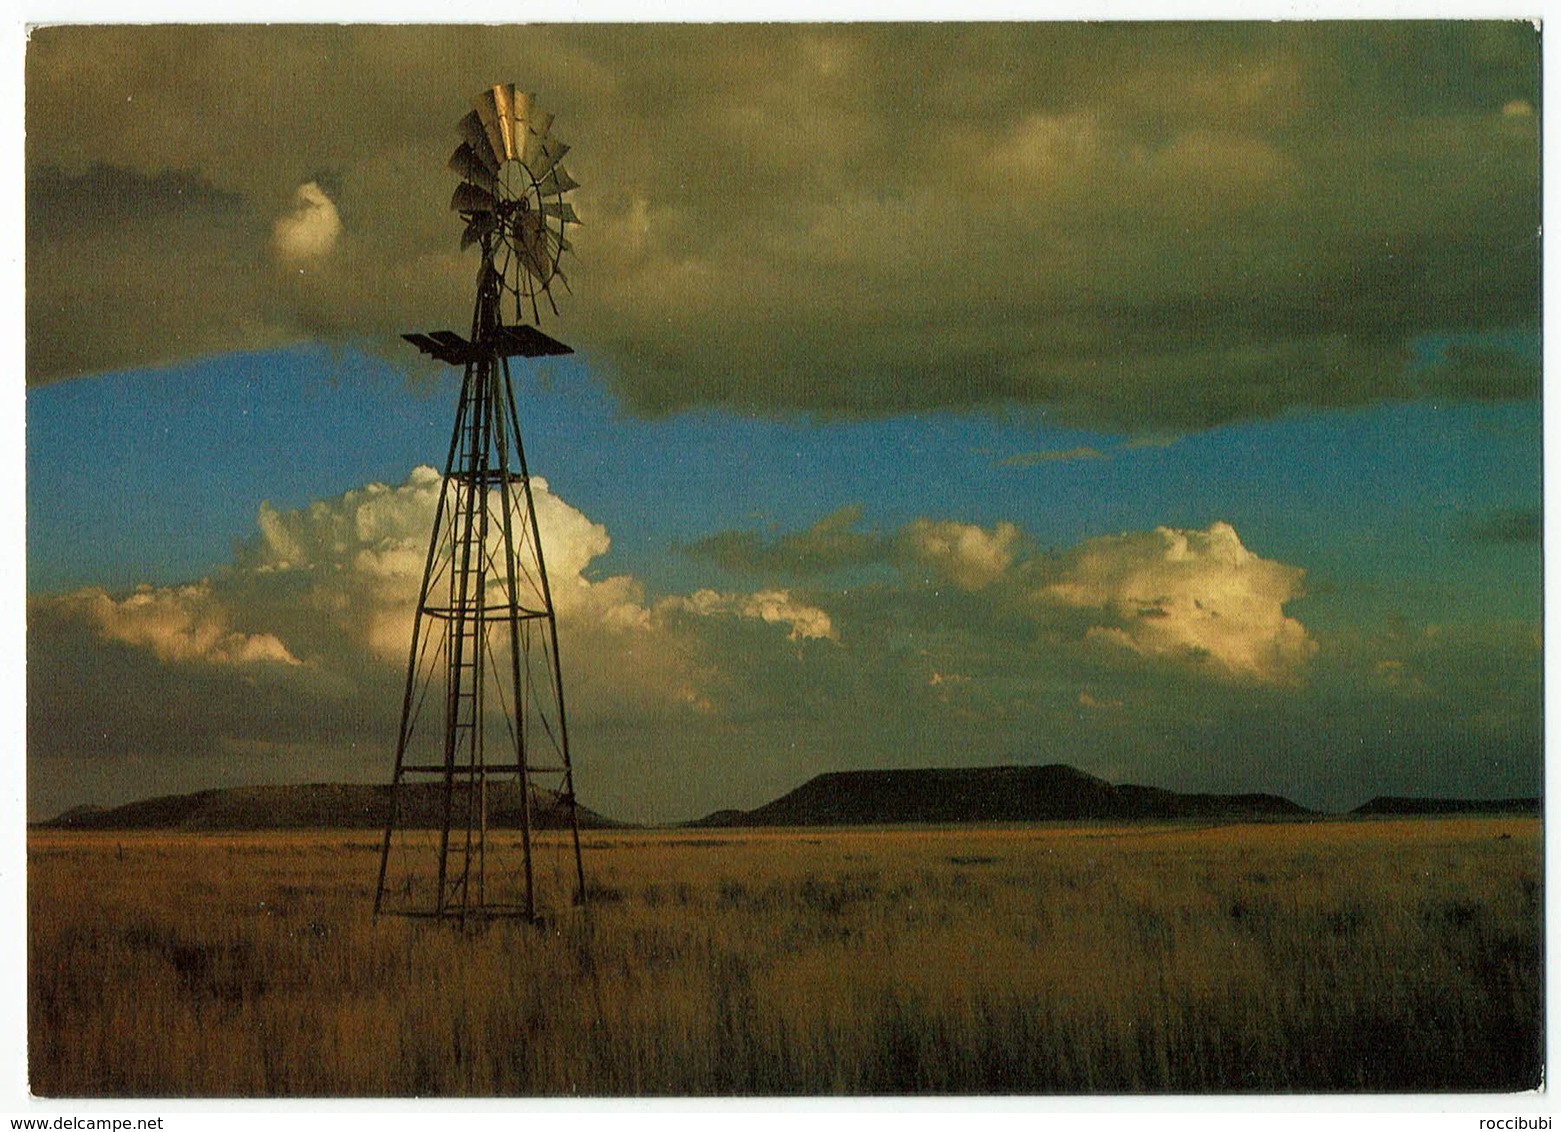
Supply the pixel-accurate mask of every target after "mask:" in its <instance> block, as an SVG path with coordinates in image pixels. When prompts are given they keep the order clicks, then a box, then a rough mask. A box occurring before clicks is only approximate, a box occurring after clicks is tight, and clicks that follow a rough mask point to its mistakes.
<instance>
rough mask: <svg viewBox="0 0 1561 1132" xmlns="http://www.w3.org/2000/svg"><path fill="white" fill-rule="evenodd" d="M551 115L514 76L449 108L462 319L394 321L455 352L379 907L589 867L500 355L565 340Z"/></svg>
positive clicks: (558, 147) (527, 354) (511, 885)
mask: <svg viewBox="0 0 1561 1132" xmlns="http://www.w3.org/2000/svg"><path fill="white" fill-rule="evenodd" d="M552 123H553V116H552V115H551V114H548V113H547V112H545V111H543V110H542V109H540V108H539V107H538V106H537V104H536V99H535V97H534V96H532V95H529V94H526V93H524V92H522V91H518V90H516V89H515V87H514V86H513V85H505V86H495V87H492V88H491V89H489V90H485V91H483V92H482V93H481V94H479V95H478V96H477V97H476V99H475V100H474V109H473V110H472V111H471V112H470V113H468V114H467V115H466V117H464V118H463V119H461V121H460V123H459V126H458V129H459V131H460V135H461V143H460V145H459V147H458V148H457V149H456V151H455V153H454V154H453V155H452V156H451V158H450V169H451V171H452V172H454V173H456V174H457V175H458V176H459V177H460V183H459V184H458V185H457V186H456V189H455V195H454V197H453V198H452V199H451V202H450V207H451V209H452V210H453V211H455V212H456V213H458V214H459V215H460V217H461V219H462V220H463V221H464V222H465V225H466V227H465V230H464V231H463V232H462V233H461V249H462V250H463V251H465V250H466V249H468V248H471V247H473V246H475V247H477V248H478V249H479V251H480V255H481V262H480V264H479V266H478V269H477V288H476V291H477V294H476V301H475V304H474V306H473V310H472V321H471V332H470V337H465V338H463V337H462V336H461V335H459V334H456V333H455V332H453V331H449V330H435V331H431V332H429V333H426V334H404V335H402V337H403V338H405V339H406V340H407V341H408V342H411V343H412V344H413V345H414V346H416V347H417V348H418V349H419V350H421V351H422V352H423V353H425V354H428V355H431V356H432V357H434V358H435V359H437V360H439V361H441V362H444V363H446V364H448V365H451V366H454V367H456V368H457V369H459V370H461V371H462V379H461V394H460V400H459V402H458V404H457V406H456V412H455V425H454V428H453V429H452V431H451V435H450V448H449V455H448V456H447V457H446V460H445V469H444V475H443V479H442V482H441V488H440V493H439V498H438V502H437V505H436V509H435V515H434V524H433V532H432V534H431V536H430V538H429V543H428V556H427V560H426V563H425V565H424V570H423V581H422V586H421V588H420V590H419V593H418V599H417V612H416V616H415V619H414V622H413V626H412V642H411V651H410V654H409V659H408V661H407V674H406V685H405V691H404V694H403V697H402V705H401V726H400V731H399V734H398V737H397V740H396V760H395V770H394V774H393V777H392V779H391V790H390V793H391V800H390V816H389V818H388V820H387V822H386V826H385V838H384V843H383V846H382V849H381V853H380V864H379V883H378V886H377V888H376V890H375V895H374V912H375V915H376V916H377V915H379V914H381V913H400V914H407V915H424V916H434V917H451V918H455V919H459V920H462V921H464V920H466V919H467V918H468V917H494V916H519V917H524V918H526V919H530V920H536V919H537V918H538V907H539V900H538V892H537V889H538V888H539V887H541V886H542V885H543V884H544V883H545V881H546V880H547V879H548V876H549V874H550V873H551V876H552V877H553V879H555V880H556V881H558V882H563V879H564V875H565V874H570V875H569V881H570V882H571V883H572V888H573V892H574V902H575V903H576V904H583V903H584V901H585V870H584V867H583V865H582V862H581V857H580V834H579V821H578V815H577V806H576V802H575V791H574V772H573V770H572V769H571V765H570V760H569V736H568V728H567V724H566V722H565V715H564V684H563V676H562V673H561V670H560V666H559V656H558V624H557V621H556V619H555V617H554V610H553V595H552V591H551V590H550V588H549V586H548V579H547V568H546V565H545V560H544V555H543V547H542V532H541V528H540V525H539V523H538V519H537V510H536V499H535V498H534V496H533V490H532V479H531V475H530V472H529V470H528V469H527V466H526V453H525V448H524V446H523V444H522V442H521V434H520V414H519V412H518V410H517V407H516V397H515V388H514V384H513V383H512V381H511V378H510V359H511V358H516V357H520V358H534V357H541V356H546V355H556V354H569V353H572V352H573V351H572V350H571V349H570V348H569V347H568V346H566V345H564V344H563V343H562V342H559V341H556V340H555V339H553V338H550V337H549V336H548V335H546V334H544V333H542V331H541V330H539V329H538V328H537V325H536V324H537V323H538V322H539V321H540V318H541V315H542V311H543V310H544V309H546V310H551V311H553V312H554V313H557V309H558V308H557V305H556V303H555V295H554V291H555V284H563V285H564V287H565V288H567V287H568V282H567V280H565V278H564V275H563V272H562V271H561V270H560V268H559V258H560V256H561V255H562V254H563V252H565V251H567V250H568V249H569V241H568V239H567V237H566V233H567V231H568V229H569V227H570V226H571V225H574V224H578V223H579V218H578V217H577V216H576V215H575V211H574V208H573V207H572V206H571V205H570V204H569V203H568V202H567V201H565V200H564V199H563V198H564V196H565V194H566V193H568V192H569V191H570V190H571V189H573V188H575V187H576V182H575V181H574V180H573V179H572V178H571V177H570V176H569V174H568V173H567V172H565V171H564V168H563V166H561V165H560V164H559V161H560V159H561V158H562V157H563V156H564V154H565V153H566V152H567V151H568V149H569V147H568V146H567V145H565V144H564V143H563V142H561V141H559V140H558V139H557V138H556V137H554V136H553V134H552V133H551V127H552Z"/></svg>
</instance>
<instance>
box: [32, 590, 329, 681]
mask: <svg viewBox="0 0 1561 1132" xmlns="http://www.w3.org/2000/svg"><path fill="white" fill-rule="evenodd" d="M59 600H60V604H61V607H62V608H64V609H66V610H68V611H70V612H74V613H75V614H76V615H77V616H79V617H82V618H83V619H85V620H86V621H88V622H89V623H91V624H92V625H94V626H95V627H96V628H97V630H98V632H100V633H101V634H102V635H103V636H104V637H105V638H107V639H108V640H111V641H121V642H123V643H125V644H130V645H138V646H142V647H144V648H148V649H151V650H152V652H153V653H155V654H156V655H157V656H158V657H159V658H160V659H162V660H165V661H170V662H173V663H195V662H206V663H210V664H252V663H257V662H266V661H270V662H276V663H282V664H297V663H299V661H298V658H297V657H295V656H294V655H293V654H292V653H291V652H289V651H288V649H287V646H286V645H284V644H282V642H281V641H280V640H278V639H277V638H276V637H275V636H273V635H272V634H270V633H242V632H239V631H237V630H235V629H234V628H233V627H232V614H231V612H230V610H229V609H228V607H227V606H226V604H225V603H224V602H223V601H222V599H221V598H220V597H219V596H218V595H217V594H216V593H214V592H213V590H212V585H211V582H210V581H201V582H197V583H194V584H192V585H187V586H169V587H164V588H162V589H155V588H153V587H151V586H141V587H140V588H138V589H137V590H136V591H135V592H134V593H131V594H130V595H129V596H127V597H123V598H118V599H116V598H113V597H111V596H109V594H108V593H107V592H106V591H104V590H102V589H100V588H97V587H89V588H87V589H82V590H77V591H76V592H75V593H72V594H67V595H65V596H64V597H62V598H60V599H59Z"/></svg>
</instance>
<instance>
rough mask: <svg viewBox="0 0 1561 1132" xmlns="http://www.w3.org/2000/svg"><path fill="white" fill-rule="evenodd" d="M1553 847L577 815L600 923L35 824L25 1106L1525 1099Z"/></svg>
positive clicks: (1351, 827) (361, 852)
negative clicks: (1441, 1094)
mask: <svg viewBox="0 0 1561 1132" xmlns="http://www.w3.org/2000/svg"><path fill="white" fill-rule="evenodd" d="M1540 840H1541V827H1540V823H1539V821H1537V820H1535V819H1525V818H1510V819H1496V818H1489V819H1421V820H1402V821H1397V820H1395V821H1360V822H1345V821H1338V822H1319V823H1311V824H1304V823H1303V824H1276V825H1248V826H1227V827H1220V828H1206V829H1200V828H1187V827H1158V828H1142V827H1135V828H1104V827H1089V826H1071V827H1070V826H1055V827H1053V826H1041V827H1028V828H1015V829H994V828H980V829H937V830H870V831H861V830H853V831H834V830H829V831H825V830H819V831H778V832H776V831H767V832H748V831H724V830H723V831H720V832H718V833H717V832H697V833H696V832H689V831H676V832H674V831H664V832H614V833H591V834H589V835H587V838H586V868H587V873H588V876H589V877H590V883H591V890H592V895H593V903H592V906H591V909H590V912H589V916H588V918H582V917H580V915H579V914H578V913H577V912H572V911H564V912H562V913H561V914H560V915H559V916H558V917H557V918H556V919H555V920H554V921H553V922H552V924H551V925H550V926H548V927H545V928H541V929H538V928H534V927H531V926H528V925H524V924H518V923H495V924H490V925H487V926H485V927H481V928H476V929H471V928H469V929H467V930H466V931H465V932H462V931H460V930H458V929H455V928H452V927H451V926H449V925H441V924H436V923H429V922H423V921H409V920H403V919H382V920H380V921H379V922H377V923H376V922H374V921H373V920H372V918H371V915H370V905H371V902H372V890H373V884H374V878H375V870H376V866H377V857H378V852H377V851H378V844H377V839H376V838H375V837H374V836H372V835H367V834H364V833H340V832H321V833H314V834H297V833H279V834H232V835H212V834H205V835H177V834H135V833H121V834H114V833H96V834H91V833H46V832H40V831H35V832H33V833H32V834H30V836H29V862H28V917H29V920H28V939H29V956H28V979H29V1002H28V1014H29V1027H28V1029H29V1046H30V1073H31V1081H32V1088H33V1091H34V1092H35V1093H37V1094H39V1095H45V1096H85V1095H117V1096H128V1095H136V1096H188V1095H214V1094H218V1095H262V1096H278V1095H287V1096H297V1095H316V1096H329V1095H407V1094H422V1095H453V1094H479V1095H486V1094H500V1095H528V1094H543V1095H552V1094H608V1095H625V1094H693V1095H710V1094H720V1095H724V1094H797V1093H853V1094H884V1093H896V1094H897V1093H994V1094H1004V1093H1094V1092H1144V1091H1150V1092H1161V1091H1171V1092H1193V1093H1196V1092H1207V1091H1220V1092H1232V1091H1235V1092H1271V1091H1302V1092H1319V1091H1334V1090H1367V1091H1394V1090H1414V1091H1442V1090H1450V1091H1464V1090H1517V1089H1525V1088H1532V1087H1534V1086H1536V1085H1537V1084H1538V1082H1539V1077H1540V1073H1541V1065H1542V1055H1541V1050H1542V1045H1543V1032H1542V1027H1543V1021H1542V1019H1543V966H1542V956H1543V952H1542V924H1541V916H1542V903H1543V901H1542V892H1541V881H1540V877H1541V853H1540ZM550 854H551V856H550V858H549V859H548V860H547V861H545V862H544V864H543V867H542V870H541V877H542V880H543V881H544V882H546V884H547V885H548V886H549V887H548V888H547V889H544V892H546V893H548V894H550V895H551V894H553V893H558V894H566V893H567V872H566V871H565V868H566V866H565V863H564V861H563V859H562V854H561V853H556V847H555V849H550ZM555 856H556V857H557V858H558V859H556V860H555V859H553V857H555Z"/></svg>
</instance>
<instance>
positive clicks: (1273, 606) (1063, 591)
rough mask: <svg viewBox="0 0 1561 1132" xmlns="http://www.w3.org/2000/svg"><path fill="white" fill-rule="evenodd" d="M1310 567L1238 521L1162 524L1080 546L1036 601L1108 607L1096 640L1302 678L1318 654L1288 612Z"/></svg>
mask: <svg viewBox="0 0 1561 1132" xmlns="http://www.w3.org/2000/svg"><path fill="white" fill-rule="evenodd" d="M1303 576H1304V571H1302V570H1300V569H1299V568H1297V567H1294V566H1287V565H1285V564H1284V563H1282V562H1275V561H1272V560H1270V559H1266V558H1260V557H1259V556H1258V555H1256V554H1254V553H1252V552H1251V551H1250V550H1248V549H1247V548H1246V547H1245V546H1243V545H1242V544H1241V539H1240V537H1239V536H1238V535H1237V534H1236V530H1235V528H1234V527H1232V526H1231V525H1230V524H1229V523H1222V522H1220V523H1214V524H1213V525H1211V526H1210V527H1209V529H1208V530H1206V531H1197V530H1190V531H1188V530H1174V529H1172V528H1169V527H1158V528H1156V529H1155V530H1153V531H1135V532H1130V533H1127V534H1121V535H1113V536H1110V537H1106V538H1097V539H1091V540H1089V541H1087V542H1084V543H1081V544H1080V545H1079V546H1077V547H1076V548H1074V549H1073V550H1072V551H1070V552H1069V553H1068V554H1067V555H1066V556H1065V557H1064V559H1063V562H1062V566H1061V572H1060V574H1059V575H1057V576H1055V577H1054V579H1053V580H1052V581H1050V583H1049V584H1047V585H1045V586H1043V587H1041V588H1040V590H1039V591H1038V592H1037V593H1036V594H1035V597H1036V598H1037V599H1038V601H1039V602H1041V603H1042V604H1043V605H1045V604H1052V605H1062V606H1067V607H1072V608H1077V609H1085V610H1099V611H1101V613H1102V614H1104V615H1106V616H1105V618H1104V619H1103V620H1102V621H1101V623H1098V624H1096V625H1094V626H1093V627H1091V628H1090V629H1089V631H1088V633H1089V635H1090V636H1091V637H1093V638H1094V639H1096V640H1099V641H1102V642H1107V643H1109V644H1112V645H1115V646H1120V647H1122V648H1126V649H1130V650H1132V651H1133V652H1137V653H1141V654H1145V655H1153V656H1180V657H1189V658H1193V659H1197V660H1203V661H1207V662H1208V663H1210V664H1212V665H1214V666H1216V667H1217V668H1219V669H1220V670H1223V671H1224V672H1225V673H1226V674H1228V675H1231V676H1235V677H1243V678H1248V679H1253V680H1258V681H1262V682H1270V683H1283V682H1287V681H1290V680H1293V679H1294V678H1295V677H1296V676H1297V675H1298V674H1299V671H1300V669H1301V668H1302V666H1303V665H1304V664H1305V663H1306V661H1307V660H1308V659H1309V658H1310V657H1311V656H1312V654H1313V653H1314V652H1315V651H1316V649H1317V645H1316V642H1315V641H1313V640H1312V638H1311V637H1310V635H1309V634H1308V633H1307V631H1306V627H1305V626H1304V625H1302V624H1301V623H1300V622H1299V621H1297V620H1296V619H1295V618H1293V617H1289V616H1287V615H1286V614H1285V611H1284V607H1285V603H1286V602H1289V601H1291V600H1293V599H1295V598H1298V597H1300V596H1301V595H1302V593H1303V590H1302V588H1301V580H1302V577H1303Z"/></svg>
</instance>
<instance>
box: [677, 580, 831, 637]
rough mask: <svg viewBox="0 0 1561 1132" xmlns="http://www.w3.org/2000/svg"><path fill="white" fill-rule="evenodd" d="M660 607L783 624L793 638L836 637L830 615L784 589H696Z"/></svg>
mask: <svg viewBox="0 0 1561 1132" xmlns="http://www.w3.org/2000/svg"><path fill="white" fill-rule="evenodd" d="M662 604H663V606H664V607H666V608H669V609H682V610H687V611H688V612H690V613H694V614H697V615H698V616H700V617H719V616H729V617H750V618H753V619H755V620H758V621H763V622H765V623H766V624H769V625H785V626H787V627H788V629H789V632H788V633H787V636H788V637H790V638H791V639H792V640H794V641H800V640H830V641H832V640H835V639H836V638H837V635H836V633H835V626H834V623H833V622H832V621H831V620H830V618H829V614H828V613H826V612H825V611H824V610H822V609H820V608H818V607H817V606H814V605H808V604H807V603H806V602H803V601H799V600H797V599H796V598H795V597H793V596H792V595H791V593H790V592H789V591H787V590H762V591H760V592H759V593H752V594H723V593H718V592H716V591H715V590H698V591H697V592H695V593H692V594H690V595H689V596H687V597H676V598H667V599H666V600H665V601H664V602H663V603H662Z"/></svg>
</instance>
